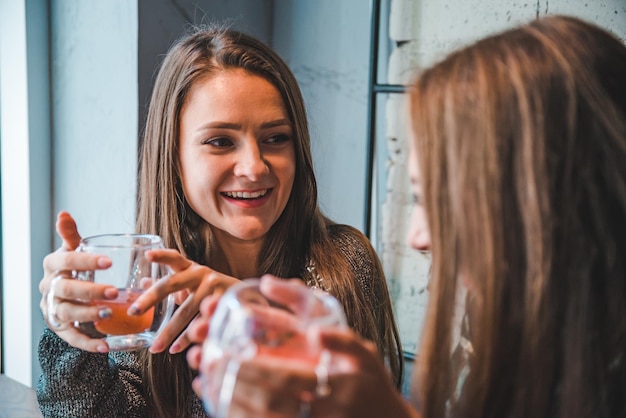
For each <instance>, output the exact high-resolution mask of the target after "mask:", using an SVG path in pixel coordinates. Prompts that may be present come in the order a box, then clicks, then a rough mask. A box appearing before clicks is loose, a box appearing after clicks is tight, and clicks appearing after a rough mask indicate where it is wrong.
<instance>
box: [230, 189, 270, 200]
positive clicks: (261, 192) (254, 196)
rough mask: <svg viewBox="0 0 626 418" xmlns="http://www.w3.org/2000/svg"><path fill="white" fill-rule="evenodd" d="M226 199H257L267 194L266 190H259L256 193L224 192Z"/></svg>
mask: <svg viewBox="0 0 626 418" xmlns="http://www.w3.org/2000/svg"><path fill="white" fill-rule="evenodd" d="M224 194H225V195H226V196H228V197H234V198H237V199H257V198H259V197H263V196H265V195H266V194H267V189H264V190H259V191H258V192H252V193H249V192H224Z"/></svg>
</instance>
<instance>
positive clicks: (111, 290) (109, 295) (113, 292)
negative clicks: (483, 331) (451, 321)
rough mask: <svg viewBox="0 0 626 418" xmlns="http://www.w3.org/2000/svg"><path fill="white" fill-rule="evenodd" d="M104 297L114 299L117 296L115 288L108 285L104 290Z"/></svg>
mask: <svg viewBox="0 0 626 418" xmlns="http://www.w3.org/2000/svg"><path fill="white" fill-rule="evenodd" d="M104 297H105V298H107V299H115V298H116V297H117V289H115V288H114V287H110V288H108V289H105V290H104Z"/></svg>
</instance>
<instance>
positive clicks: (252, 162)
mask: <svg viewBox="0 0 626 418" xmlns="http://www.w3.org/2000/svg"><path fill="white" fill-rule="evenodd" d="M268 173H269V166H268V165H267V162H266V161H265V159H264V158H263V153H262V152H261V149H260V148H259V145H258V144H257V143H256V141H254V143H249V144H246V145H244V146H242V147H241V149H240V150H239V152H238V153H237V162H236V164H235V175H236V176H238V177H247V178H248V179H250V180H251V181H257V180H259V179H261V178H262V177H263V176H265V175H267V174H268Z"/></svg>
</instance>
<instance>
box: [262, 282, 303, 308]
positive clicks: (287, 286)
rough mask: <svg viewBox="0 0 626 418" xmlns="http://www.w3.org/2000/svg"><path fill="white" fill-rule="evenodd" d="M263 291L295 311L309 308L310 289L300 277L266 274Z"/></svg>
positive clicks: (274, 300)
mask: <svg viewBox="0 0 626 418" xmlns="http://www.w3.org/2000/svg"><path fill="white" fill-rule="evenodd" d="M259 288H260V290H261V293H263V295H265V297H267V298H268V299H270V300H271V301H273V302H276V303H279V304H281V305H284V306H286V307H288V308H289V309H290V310H291V311H292V312H294V313H301V311H302V310H306V309H307V308H308V304H307V303H306V301H307V299H308V298H309V297H310V296H311V295H310V294H309V293H308V291H309V289H308V288H307V287H306V285H305V284H304V283H303V282H302V280H300V279H280V278H278V277H276V276H272V275H269V274H266V275H264V276H262V277H261V280H260V283H259Z"/></svg>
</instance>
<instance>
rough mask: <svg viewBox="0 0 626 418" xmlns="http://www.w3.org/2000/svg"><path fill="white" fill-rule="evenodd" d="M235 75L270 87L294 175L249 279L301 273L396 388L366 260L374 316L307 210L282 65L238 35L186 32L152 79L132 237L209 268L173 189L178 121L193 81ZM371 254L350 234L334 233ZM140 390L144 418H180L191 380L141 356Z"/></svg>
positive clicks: (306, 160) (308, 188) (169, 362)
mask: <svg viewBox="0 0 626 418" xmlns="http://www.w3.org/2000/svg"><path fill="white" fill-rule="evenodd" d="M234 68H240V69H244V70H245V71H248V72H250V73H253V74H255V75H259V76H261V77H263V78H265V79H267V80H268V81H269V82H271V83H272V84H273V85H274V86H275V87H276V88H277V89H278V91H279V92H280V94H281V96H282V99H283V101H284V103H285V107H286V109H287V112H288V115H289V118H290V120H291V122H292V125H293V136H294V146H295V155H296V172H295V179H294V184H293V189H292V192H291V195H290V198H289V201H288V203H287V206H286V208H285V210H284V212H283V213H282V215H281V216H280V218H279V219H278V221H277V222H276V223H275V224H274V225H273V226H272V227H271V228H270V230H269V232H268V234H267V236H266V238H265V241H264V244H263V246H262V249H261V251H260V254H259V257H258V260H259V265H258V266H257V273H258V274H259V275H261V274H264V273H272V274H274V275H277V276H279V277H303V275H304V274H306V268H307V266H309V265H315V266H316V269H317V272H318V273H319V274H320V275H321V276H322V277H323V279H324V281H325V283H327V284H328V287H329V289H330V291H331V293H333V294H334V295H335V296H336V297H337V298H338V299H339V300H340V301H341V302H342V303H343V304H344V306H346V313H347V316H348V321H349V323H350V325H351V326H352V327H353V328H354V329H355V330H356V331H357V332H359V333H361V334H362V335H363V336H365V337H366V338H369V339H372V340H374V341H375V342H376V343H377V345H378V346H379V348H380V350H381V353H384V354H385V355H386V356H387V358H388V359H389V362H390V366H391V370H392V372H393V376H394V378H395V379H396V381H397V382H398V383H399V382H400V379H401V375H402V358H401V350H400V343H399V337H398V331H397V327H396V324H395V321H394V318H393V313H392V309H391V304H390V302H389V298H388V295H387V287H386V283H385V278H384V275H383V272H382V269H381V268H380V265H379V264H380V262H379V261H378V258H377V257H376V255H375V254H373V253H372V254H370V255H371V256H372V264H373V266H372V272H373V273H374V274H377V275H378V276H377V277H375V278H372V282H373V283H374V285H375V286H376V287H377V289H372V290H376V291H377V292H381V293H380V294H381V295H384V296H380V297H379V299H380V301H378V305H376V306H377V309H376V311H374V312H373V310H372V309H371V303H368V294H367V292H365V291H363V289H360V286H359V283H358V282H357V280H356V278H355V277H354V276H355V274H354V271H353V269H352V268H351V266H350V262H349V260H348V258H346V255H345V254H344V253H343V252H342V251H339V250H338V248H339V247H338V244H337V242H336V240H335V239H334V237H333V234H331V232H330V228H331V225H332V222H331V221H330V220H328V219H326V218H325V217H324V216H323V215H322V213H321V212H320V209H319V208H318V205H317V185H316V181H315V175H314V171H313V163H312V158H311V147H310V138H309V131H308V125H307V116H306V111H305V107H304V101H303V98H302V94H301V92H300V88H299V87H298V83H297V82H296V79H295V77H294V76H293V74H292V72H291V71H290V70H289V68H288V66H287V65H286V64H285V62H284V61H283V60H282V59H281V58H280V57H279V56H278V55H277V54H276V53H275V52H274V51H273V50H271V49H270V48H269V47H267V46H266V45H264V44H263V43H262V42H260V41H258V40H257V39H255V38H253V37H250V36H248V35H246V34H244V33H241V32H238V31H235V30H230V29H226V28H222V27H196V28H193V30H191V32H190V33H189V34H186V35H185V36H184V37H183V38H181V39H180V40H179V41H178V42H176V43H175V44H174V45H173V46H172V48H171V49H170V50H169V52H168V53H167V55H166V57H165V59H164V61H163V64H162V66H161V68H160V70H159V73H158V76H157V79H156V82H155V86H154V89H153V93H152V98H151V101H150V108H149V111H148V116H147V122H146V128H145V133H144V138H143V145H142V150H141V151H142V152H141V154H142V160H141V164H140V176H139V192H138V205H137V206H138V214H137V228H138V230H139V231H141V232H145V233H148V232H149V233H157V234H159V235H161V236H162V237H163V240H164V242H165V244H166V246H168V247H170V248H176V249H178V250H179V251H180V252H181V253H182V254H183V255H185V256H186V257H188V258H190V259H192V260H194V261H196V262H198V263H201V264H204V265H208V266H211V260H210V259H209V258H208V255H207V254H210V251H208V248H209V247H210V245H211V243H210V241H211V239H210V227H209V225H207V223H206V222H205V221H204V220H203V219H201V218H200V217H199V216H198V215H197V214H196V213H195V212H194V211H193V210H192V209H191V207H190V206H189V205H188V204H187V202H186V200H185V197H184V194H183V191H182V186H181V168H180V158H179V144H178V135H179V128H180V127H179V117H180V111H181V108H182V106H183V104H184V103H185V100H186V97H187V95H188V93H189V91H190V89H191V88H192V86H193V85H194V83H195V82H196V81H197V80H199V79H200V78H203V77H207V76H209V77H210V76H211V75H212V74H215V73H216V72H218V71H224V70H229V69H234ZM344 233H350V234H351V235H352V236H353V237H356V239H358V240H360V242H361V245H362V246H363V248H366V249H367V248H371V246H370V244H369V242H368V241H367V238H366V237H365V236H363V235H362V234H360V233H359V232H358V231H356V230H355V229H353V228H346V229H344ZM144 357H145V367H144V381H145V385H146V388H147V392H148V394H149V396H148V404H149V408H150V413H151V416H177V417H181V416H184V414H185V411H186V409H188V405H189V404H188V402H189V399H191V398H190V397H191V396H192V392H191V383H190V382H191V378H192V373H191V371H190V369H189V367H188V366H187V364H186V362H185V358H184V355H174V356H172V355H169V354H168V353H163V354H159V355H150V354H148V353H145V355H144Z"/></svg>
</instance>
